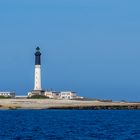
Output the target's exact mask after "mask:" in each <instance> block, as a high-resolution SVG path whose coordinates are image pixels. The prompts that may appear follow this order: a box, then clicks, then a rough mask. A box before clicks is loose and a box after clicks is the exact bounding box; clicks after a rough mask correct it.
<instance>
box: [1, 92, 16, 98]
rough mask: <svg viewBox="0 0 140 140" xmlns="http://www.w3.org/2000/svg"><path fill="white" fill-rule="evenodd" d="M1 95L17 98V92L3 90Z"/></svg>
mask: <svg viewBox="0 0 140 140" xmlns="http://www.w3.org/2000/svg"><path fill="white" fill-rule="evenodd" d="M0 96H2V97H11V98H15V96H16V93H15V92H4V91H1V92H0Z"/></svg>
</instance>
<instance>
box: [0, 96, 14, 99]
mask: <svg viewBox="0 0 140 140" xmlns="http://www.w3.org/2000/svg"><path fill="white" fill-rule="evenodd" d="M0 99H12V97H9V96H7V97H5V96H0Z"/></svg>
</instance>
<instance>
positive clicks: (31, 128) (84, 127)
mask: <svg viewBox="0 0 140 140" xmlns="http://www.w3.org/2000/svg"><path fill="white" fill-rule="evenodd" d="M96 139H97V140H98V139H99V140H102V139H103V140H104V139H105V140H109V139H113V140H114V139H116V140H118V139H120V140H123V139H124V140H133V139H134V140H135V139H136V140H139V139H140V111H139V110H136V111H134V110H127V111H124V110H120V111H119V110H105V111H103V110H96V111H94V110H3V111H0V140H96Z"/></svg>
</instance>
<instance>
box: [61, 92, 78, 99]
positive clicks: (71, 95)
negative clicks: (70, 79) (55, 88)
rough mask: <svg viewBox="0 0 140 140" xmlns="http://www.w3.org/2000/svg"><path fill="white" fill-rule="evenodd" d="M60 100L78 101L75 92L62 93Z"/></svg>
mask: <svg viewBox="0 0 140 140" xmlns="http://www.w3.org/2000/svg"><path fill="white" fill-rule="evenodd" d="M59 98H60V99H67V100H71V99H76V98H77V95H76V93H75V92H71V91H62V92H60V97H59Z"/></svg>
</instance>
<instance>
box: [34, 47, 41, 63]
mask: <svg viewBox="0 0 140 140" xmlns="http://www.w3.org/2000/svg"><path fill="white" fill-rule="evenodd" d="M35 65H41V52H40V48H39V47H37V48H36V52H35Z"/></svg>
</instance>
